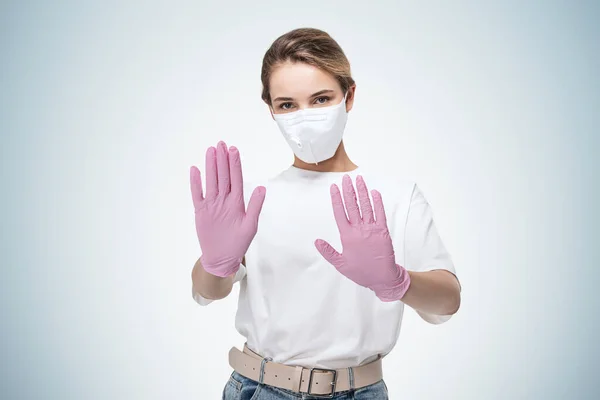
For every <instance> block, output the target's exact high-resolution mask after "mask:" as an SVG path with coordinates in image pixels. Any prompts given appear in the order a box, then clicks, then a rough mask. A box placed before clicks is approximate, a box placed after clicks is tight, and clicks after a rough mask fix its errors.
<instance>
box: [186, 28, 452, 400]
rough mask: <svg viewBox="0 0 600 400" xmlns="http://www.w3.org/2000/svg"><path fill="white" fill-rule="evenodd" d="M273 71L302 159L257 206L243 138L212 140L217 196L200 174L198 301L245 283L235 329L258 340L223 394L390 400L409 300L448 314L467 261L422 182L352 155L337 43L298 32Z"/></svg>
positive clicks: (282, 47)
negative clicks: (457, 258)
mask: <svg viewBox="0 0 600 400" xmlns="http://www.w3.org/2000/svg"><path fill="white" fill-rule="evenodd" d="M261 78H262V83H263V93H262V98H263V100H264V102H265V103H266V104H267V105H268V106H269V110H270V112H271V115H272V117H273V119H274V120H275V121H276V123H277V125H278V126H279V129H280V131H281V132H282V134H283V136H284V138H285V139H286V141H287V143H288V144H289V146H290V147H291V149H292V151H293V153H294V163H293V165H292V166H290V167H289V168H288V169H286V170H285V171H283V172H282V173H280V174H279V175H277V176H276V177H275V178H273V179H270V180H268V181H267V183H266V184H265V185H264V186H258V187H256V188H254V190H253V192H252V195H251V197H250V200H249V201H248V206H247V209H246V207H245V203H244V195H243V193H244V190H243V186H244V183H243V179H242V170H241V165H240V155H239V152H238V150H237V149H236V148H234V147H230V148H227V146H226V145H225V143H223V142H220V143H219V144H218V145H217V146H216V148H215V147H211V148H209V149H208V151H207V153H206V191H205V192H204V191H203V189H202V181H201V177H200V171H199V170H198V169H197V168H195V167H192V168H191V171H190V174H191V178H190V180H191V188H192V197H193V201H194V208H195V215H196V230H197V234H198V239H199V242H200V247H201V251H202V256H201V257H200V259H199V260H198V262H196V265H195V266H194V269H193V272H192V281H193V289H192V290H193V295H194V298H195V299H196V301H197V302H198V303H199V304H201V305H208V304H210V303H211V302H212V301H214V300H216V299H222V298H224V297H226V296H227V295H228V294H229V293H230V292H231V290H232V285H233V284H234V283H235V282H239V283H240V291H239V300H238V311H237V315H236V323H235V325H236V328H237V330H238V331H239V333H240V334H241V335H243V336H244V337H245V338H246V339H247V340H246V344H245V345H244V349H243V351H240V350H238V349H237V348H235V347H233V348H232V349H231V351H230V353H229V362H230V365H231V366H232V368H233V369H234V370H233V371H232V374H231V376H230V378H229V381H228V382H227V384H226V385H225V388H224V390H223V399H226V400H229V399H246V400H248V399H251V398H252V399H265V400H267V399H301V398H302V399H307V398H319V396H321V397H322V396H326V397H329V398H335V399H348V398H353V399H375V398H377V399H386V398H388V397H387V396H388V394H387V387H386V384H385V382H384V380H383V375H382V358H383V357H384V356H385V355H386V354H388V353H389V352H390V351H391V350H392V349H393V347H394V346H395V344H396V342H397V339H398V336H399V332H400V325H401V321H402V315H403V311H404V305H405V304H407V305H408V306H410V307H412V308H414V309H415V310H416V311H417V312H418V313H419V315H421V317H422V318H423V319H424V320H426V321H428V322H430V323H441V322H444V321H446V320H448V318H450V316H451V315H452V314H454V313H455V312H456V311H457V310H458V308H459V305H460V284H459V282H458V279H457V277H456V271H455V268H454V266H453V263H452V261H451V259H450V256H449V255H448V253H447V252H446V250H445V248H444V245H443V244H442V241H441V239H440V237H439V235H438V233H437V230H436V228H435V225H434V223H433V219H432V211H431V209H430V207H429V205H428V203H427V201H426V200H425V198H424V197H423V194H422V193H421V191H420V190H419V188H418V187H417V186H416V185H415V184H414V183H413V182H410V181H405V180H402V179H398V178H395V177H393V176H392V177H387V176H385V175H382V174H380V173H375V172H373V171H368V170H366V169H364V168H363V167H358V166H357V165H355V164H354V163H353V162H352V161H351V159H350V158H349V157H348V154H346V151H345V149H344V145H343V142H342V135H343V132H344V128H345V125H346V120H347V116H348V112H349V111H350V110H351V109H352V105H353V103H354V96H355V90H356V84H355V82H354V80H353V79H352V77H351V74H350V64H349V62H348V60H347V59H346V56H345V54H344V52H343V51H342V49H341V48H340V47H339V45H338V44H337V43H336V41H334V40H333V39H332V38H331V37H330V36H329V35H328V34H327V33H325V32H323V31H320V30H316V29H297V30H294V31H291V32H288V33H286V34H285V35H283V36H281V37H279V38H278V39H277V40H276V41H275V42H274V43H273V44H272V46H271V47H270V48H269V50H268V51H267V52H266V54H265V56H264V60H263V66H262V76H261ZM367 183H368V184H369V186H371V187H373V188H377V190H373V191H371V192H370V194H371V196H369V191H368V189H367ZM355 186H356V188H355ZM267 192H268V195H267V194H266V193H267ZM371 197H372V200H371ZM265 198H266V201H265ZM259 221H260V224H259ZM259 225H260V230H258V227H259Z"/></svg>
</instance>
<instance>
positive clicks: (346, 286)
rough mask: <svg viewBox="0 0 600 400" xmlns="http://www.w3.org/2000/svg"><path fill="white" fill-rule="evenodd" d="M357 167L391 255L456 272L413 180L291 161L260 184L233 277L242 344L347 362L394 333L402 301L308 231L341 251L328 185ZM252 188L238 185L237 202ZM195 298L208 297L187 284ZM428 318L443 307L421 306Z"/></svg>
mask: <svg viewBox="0 0 600 400" xmlns="http://www.w3.org/2000/svg"><path fill="white" fill-rule="evenodd" d="M346 173H347V174H349V175H350V176H351V177H352V180H353V182H354V183H355V179H354V178H355V177H356V176H357V175H359V174H360V175H362V176H363V178H364V179H365V182H366V184H367V188H368V189H369V191H370V190H372V189H377V190H378V191H379V192H380V193H381V195H382V198H383V204H384V207H385V212H386V216H387V222H388V229H389V231H390V234H391V237H392V242H393V245H394V251H395V254H396V262H397V263H398V264H399V265H402V266H404V267H405V268H406V269H408V270H412V271H428V270H433V269H445V270H448V271H450V272H452V273H453V274H455V275H456V271H455V268H454V265H453V263H452V260H451V258H450V255H449V254H448V252H447V251H446V249H445V247H444V245H443V243H442V241H441V239H440V237H439V235H438V232H437V229H436V227H435V225H434V222H433V216H432V211H431V208H430V207H429V204H428V203H427V201H426V200H425V198H424V196H423V194H422V192H421V191H420V190H419V188H418V187H417V185H416V184H415V183H414V182H409V181H405V180H395V179H393V178H389V177H385V176H382V175H381V174H377V173H371V174H369V173H368V172H367V171H365V170H364V169H363V168H358V169H356V170H354V171H351V172H315V171H307V170H303V169H300V168H296V167H293V166H292V167H290V168H288V169H287V170H285V171H283V172H282V173H280V174H279V175H277V176H276V177H274V178H272V179H270V180H268V181H267V182H265V183H264V186H265V187H266V188H267V192H266V198H265V202H264V205H263V208H262V212H261V215H260V219H259V225H258V232H257V234H256V236H255V237H254V240H253V241H252V244H251V245H250V247H249V249H248V252H247V253H246V266H245V267H244V266H243V265H241V266H240V269H239V271H238V272H237V274H236V276H235V281H236V282H239V283H240V291H239V299H238V310H237V314H236V319H235V327H236V329H237V330H238V332H239V333H240V334H241V335H242V336H244V337H245V338H246V339H247V344H248V346H249V347H250V349H252V350H254V351H255V352H257V353H259V354H261V355H263V356H268V357H272V358H273V361H274V362H279V363H285V364H287V365H302V366H313V367H318V368H332V369H335V368H346V367H349V366H356V365H361V364H365V363H368V362H370V361H371V360H373V359H375V358H376V357H377V356H378V355H381V356H385V355H386V354H388V353H389V352H390V351H391V350H392V348H393V347H394V346H395V344H396V342H397V340H398V336H399V333H400V326H401V323H402V315H403V312H404V303H402V302H401V301H394V302H383V301H381V300H379V298H377V297H376V296H375V293H373V292H372V291H371V290H370V289H367V288H364V287H362V286H360V285H358V284H356V283H354V282H352V281H351V280H350V279H348V278H346V277H345V276H344V275H342V274H341V273H339V272H338V271H337V270H336V269H335V267H333V266H332V265H331V264H329V263H328V262H327V261H326V260H325V259H324V258H323V257H322V256H321V254H320V253H319V252H318V251H317V249H316V248H315V245H314V241H315V240H316V239H323V240H326V241H327V242H329V243H330V244H331V245H332V246H333V247H334V248H335V249H336V250H338V251H339V252H341V251H342V246H341V240H340V234H339V230H338V228H337V225H336V222H335V219H334V216H333V209H332V205H331V197H330V194H329V187H330V185H331V184H332V183H336V184H337V185H338V187H340V189H341V185H342V177H343V175H344V174H346ZM253 189H254V187H250V185H248V187H246V188H245V190H244V196H245V197H246V201H247V200H248V198H249V196H250V194H251V193H252V190H253ZM194 298H195V300H196V301H197V302H198V303H199V304H200V305H208V304H210V303H211V302H212V301H213V300H208V299H205V298H203V297H202V296H200V295H199V294H197V293H194ZM420 315H421V317H422V318H423V319H425V320H426V321H428V322H430V323H442V322H445V321H447V320H448V319H449V318H450V316H436V315H425V314H420Z"/></svg>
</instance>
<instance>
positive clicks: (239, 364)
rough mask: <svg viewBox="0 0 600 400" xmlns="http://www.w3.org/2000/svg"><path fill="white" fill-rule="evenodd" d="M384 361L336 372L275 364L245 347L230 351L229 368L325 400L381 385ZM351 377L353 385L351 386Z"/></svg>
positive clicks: (255, 379)
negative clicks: (374, 384)
mask: <svg viewBox="0 0 600 400" xmlns="http://www.w3.org/2000/svg"><path fill="white" fill-rule="evenodd" d="M381 360H382V358H381V357H379V358H377V359H376V360H375V361H373V362H370V363H369V364H365V365H361V366H357V367H350V368H342V369H337V370H335V369H323V368H304V367H301V366H291V365H285V364H280V363H275V362H272V361H270V360H269V359H268V358H263V357H261V356H260V355H258V354H256V353H255V352H253V351H252V350H250V349H249V348H248V346H247V345H244V351H243V352H242V351H240V350H239V349H237V348H236V347H232V348H231V350H229V365H230V366H231V367H232V368H233V369H234V370H235V371H236V372H238V373H239V374H240V375H243V376H245V377H246V378H249V379H252V380H254V381H256V382H261V383H264V384H266V385H270V386H275V387H278V388H281V389H287V390H291V391H293V392H296V393H302V392H303V393H305V394H310V395H325V396H326V397H327V395H329V397H333V395H334V394H335V393H336V392H341V391H344V390H349V389H358V388H361V387H364V386H368V385H371V384H373V383H376V382H379V381H380V380H381V379H383V372H382V365H381V364H382V363H381ZM350 370H351V371H350ZM261 372H263V374H262V376H261ZM351 374H352V380H353V381H354V382H352V383H353V384H352V385H351V381H350V375H351Z"/></svg>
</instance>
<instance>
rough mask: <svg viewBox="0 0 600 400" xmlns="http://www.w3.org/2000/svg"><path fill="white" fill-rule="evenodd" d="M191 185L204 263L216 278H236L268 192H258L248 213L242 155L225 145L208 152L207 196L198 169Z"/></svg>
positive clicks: (193, 171) (255, 229)
mask: <svg viewBox="0 0 600 400" xmlns="http://www.w3.org/2000/svg"><path fill="white" fill-rule="evenodd" d="M190 185H191V190H192V200H193V202H194V211H195V216H196V233H197V235H198V241H199V242H200V248H201V250H202V256H201V257H200V262H201V263H202V266H203V267H204V269H205V270H206V271H207V272H209V273H211V274H213V275H217V276H221V277H225V276H229V275H231V274H234V273H235V272H237V270H238V269H239V266H240V263H241V262H242V258H243V257H244V255H245V254H246V251H247V250H248V247H249V246H250V243H251V242H252V239H254V236H255V235H256V232H257V230H258V217H259V215H260V211H261V209H262V205H263V202H264V199H265V193H266V189H265V188H264V187H262V186H259V187H257V188H255V189H254V191H253V193H252V196H251V198H250V201H249V202H248V210H247V211H246V209H245V204H244V190H243V178H242V165H241V161H240V154H239V152H238V150H237V149H236V148H234V147H231V148H230V149H229V151H228V150H227V146H226V145H225V143H224V142H219V144H218V145H217V148H216V149H215V148H214V147H210V148H209V149H208V150H207V152H206V196H204V194H203V191H202V180H201V177H200V171H199V170H198V168H196V167H191V168H190Z"/></svg>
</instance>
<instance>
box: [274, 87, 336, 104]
mask: <svg viewBox="0 0 600 400" xmlns="http://www.w3.org/2000/svg"><path fill="white" fill-rule="evenodd" d="M331 92H335V90H332V89H323V90H319V91H318V92H316V93H313V94H311V95H310V96H309V97H308V98H312V97H316V96H319V95H321V94H324V93H331ZM293 100H294V98H293V97H277V98H276V99H274V100H273V102H276V101H293Z"/></svg>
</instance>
